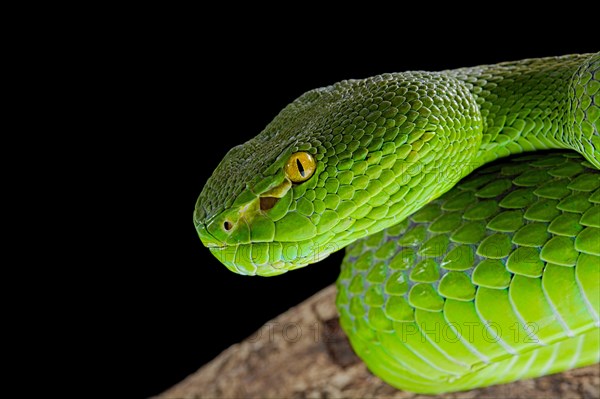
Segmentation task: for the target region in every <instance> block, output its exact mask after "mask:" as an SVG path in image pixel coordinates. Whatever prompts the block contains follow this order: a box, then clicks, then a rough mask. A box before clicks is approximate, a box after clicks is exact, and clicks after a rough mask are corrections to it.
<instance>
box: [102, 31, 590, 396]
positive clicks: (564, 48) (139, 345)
mask: <svg viewBox="0 0 600 399" xmlns="http://www.w3.org/2000/svg"><path fill="white" fill-rule="evenodd" d="M218 35H219V32H215V31H203V32H201V33H200V34H198V33H197V32H194V31H193V30H191V31H185V30H183V31H182V32H181V33H180V34H177V33H176V34H172V35H171V39H170V41H169V43H167V45H166V46H164V43H163V47H162V48H163V49H164V51H161V52H157V53H156V54H153V56H152V57H150V59H149V60H148V63H149V64H153V65H147V67H148V68H152V70H153V72H152V73H149V74H147V75H145V76H146V79H148V85H147V86H146V88H145V90H147V91H146V93H147V94H148V96H149V97H152V98H156V99H157V101H158V102H159V104H158V107H150V108H149V109H148V111H147V112H146V113H145V114H143V115H142V116H141V117H142V118H145V119H146V120H147V121H149V123H146V124H145V125H144V126H147V129H148V132H140V134H139V136H136V140H135V141H136V143H135V145H134V147H133V149H132V150H133V151H134V152H135V154H136V155H137V156H135V157H134V158H132V159H135V161H134V165H133V167H132V168H129V169H128V171H127V172H123V178H124V179H123V180H124V181H125V183H124V184H125V186H126V187H125V189H126V190H127V191H128V192H131V193H132V194H133V195H134V197H135V200H132V201H123V205H122V207H123V209H122V211H124V212H123V213H124V214H125V215H129V216H126V218H128V220H124V221H123V226H131V227H121V226H119V225H117V226H115V227H114V228H115V230H117V231H118V230H122V231H120V233H122V234H124V235H125V236H126V237H127V239H125V240H124V241H123V242H120V243H119V244H117V248H116V249H117V250H119V251H118V253H119V255H118V264H119V265H122V266H119V270H118V271H116V272H115V273H114V275H113V276H111V279H112V280H113V282H115V281H116V282H117V283H118V284H117V285H118V286H119V287H120V289H122V290H123V291H125V292H126V293H127V294H128V296H129V298H128V299H129V300H128V301H126V302H123V303H122V304H121V305H119V308H120V309H119V316H118V317H117V316H115V320H112V321H113V325H114V327H112V328H109V329H108V331H107V335H109V336H112V337H116V338H117V340H118V341H119V342H120V343H122V344H124V346H125V347H126V348H127V349H126V350H125V351H124V352H123V351H121V352H120V355H119V357H118V358H115V359H114V360H115V363H117V364H118V365H119V366H120V367H123V368H124V369H126V370H128V372H126V373H124V374H123V381H126V382H127V383H128V384H129V385H130V386H131V387H132V390H131V392H130V394H131V397H148V396H150V395H154V394H158V393H160V392H161V391H162V390H165V389H167V388H168V387H170V386H171V385H173V384H175V383H177V382H178V381H180V380H181V379H182V378H184V377H185V376H187V375H189V374H190V373H192V372H194V371H195V370H196V369H198V368H199V367H200V366H202V365H203V364H204V363H206V362H208V361H210V360H211V359H212V358H214V357H215V356H216V355H218V354H219V353H220V352H221V351H223V350H224V349H226V348H227V347H228V346H230V345H232V344H234V343H236V342H238V341H240V340H243V339H244V338H245V337H247V336H249V335H251V334H252V333H253V332H254V331H255V330H257V329H258V328H259V327H260V326H261V325H262V324H263V323H265V322H266V321H268V320H269V319H271V318H273V317H275V316H277V315H278V314H280V313H281V312H284V311H285V310H287V309H288V308H290V307H291V306H293V305H295V304H297V303H299V302H301V301H302V300H303V299H305V298H308V297H309V296H310V295H311V294H313V293H315V292H317V291H319V290H320V289H321V288H324V287H325V286H327V285H329V284H330V283H332V282H334V281H335V279H336V277H337V274H338V271H339V264H340V262H341V259H342V254H341V253H337V254H334V255H332V256H330V257H329V258H328V259H326V260H325V261H322V262H320V263H318V264H315V265H311V266H309V267H307V268H304V269H301V270H297V271H294V272H290V273H287V274H284V275H282V276H278V277H272V278H261V277H243V276H238V275H235V274H233V273H231V272H229V271H228V270H227V269H226V268H225V267H224V266H222V265H220V264H219V263H218V262H217V261H216V260H215V259H214V258H213V256H212V255H211V254H210V252H209V251H208V250H207V249H206V248H204V247H203V246H202V244H201V242H200V240H199V239H198V237H197V235H196V232H195V230H194V226H193V223H192V211H193V208H194V204H195V201H196V198H197V196H198V194H199V193H200V191H201V189H202V186H203V184H204V182H205V181H206V179H207V178H208V177H209V176H210V174H211V172H212V170H213V169H214V168H215V167H216V165H217V164H218V162H219V161H220V159H221V158H222V157H223V156H224V155H225V153H226V152H227V150H228V149H229V148H231V147H232V146H234V145H236V144H239V143H242V142H244V141H246V140H248V139H250V138H252V137H253V136H254V135H256V134H258V133H259V132H260V131H261V130H262V128H263V127H264V126H265V125H266V124H267V123H268V122H269V121H270V120H271V119H272V118H273V117H274V116H275V115H276V114H277V113H278V112H279V110H281V109H282V108H283V107H284V106H285V105H286V104H288V103H289V102H291V101H293V100H294V99H295V98H296V97H298V96H299V95H301V94H302V93H304V92H305V91H307V90H310V89H313V88H316V87H320V86H324V85H328V84H331V83H334V82H336V81H339V80H342V79H347V78H363V77H368V76H371V75H375V74H380V73H384V72H395V71H404V70H417V69H418V70H442V69H448V68H456V67H462V66H470V65H477V64H486V63H496V62H501V61H508V60H516V59H522V58H532V57H541V56H551V55H562V54H569V53H579V52H592V51H597V50H598V49H597V48H594V47H592V46H586V45H584V44H579V43H578V42H573V43H568V42H567V43H565V44H559V43H558V42H555V41H553V40H551V39H547V41H542V40H541V39H539V38H538V37H537V34H536V33H535V32H533V33H532V34H531V35H530V37H527V38H524V37H522V38H520V39H519V40H511V41H509V40H508V39H507V42H496V43H491V44H488V45H486V46H479V45H477V42H476V40H475V38H474V37H471V36H469V35H464V36H462V37H450V36H449V37H444V36H439V37H438V38H437V39H435V40H434V41H432V43H428V42H427V40H425V39H421V40H418V41H415V40H413V41H412V42H411V41H408V42H409V44H407V41H406V40H401V39H402V38H398V37H385V36H379V35H377V32H372V35H373V38H374V42H376V43H374V42H371V43H365V44H360V43H357V42H355V41H354V40H353V39H351V38H348V37H345V36H344V35H343V34H342V33H340V34H339V35H338V34H333V35H331V36H329V37H321V38H320V39H299V40H291V39H289V38H285V39H284V40H283V42H282V43H278V42H277V40H276V38H275V36H277V32H276V31H274V32H269V33H268V34H266V35H263V36H256V35H252V36H250V35H248V36H247V35H246V34H245V33H244V32H240V33H239V34H237V35H235V36H234V37H235V38H234V39H231V40H229V39H223V38H220V37H218ZM300 36H301V35H300ZM375 39H376V40H375ZM410 43H412V44H410ZM140 68H141V69H142V71H140V72H144V66H140ZM145 72H147V71H145ZM115 195H116V196H117V198H118V197H119V195H121V194H119V193H118V190H116V193H115ZM117 200H118V199H117ZM121 246H122V247H121ZM111 290H112V288H110V287H107V288H106V291H105V295H107V296H110V295H111ZM121 317H122V319H121Z"/></svg>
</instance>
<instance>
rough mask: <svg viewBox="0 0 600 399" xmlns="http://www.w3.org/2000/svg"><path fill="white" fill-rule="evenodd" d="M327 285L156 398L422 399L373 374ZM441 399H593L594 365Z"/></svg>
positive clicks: (598, 392)
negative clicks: (355, 347)
mask: <svg viewBox="0 0 600 399" xmlns="http://www.w3.org/2000/svg"><path fill="white" fill-rule="evenodd" d="M334 302H335V287H334V286H330V287H328V288H326V289H324V290H323V291H321V292H319V293H317V294H315V295H314V296H313V297H311V298H309V299H308V300H306V301H304V302H303V303H301V304H300V305H298V306H296V307H293V308H291V309H290V310H288V311H287V312H285V313H284V314H282V315H280V316H279V317H277V318H275V319H274V320H271V321H270V322H268V323H266V324H265V325H264V326H263V327H262V328H261V329H260V330H259V331H257V332H256V333H255V334H254V335H253V336H251V337H249V338H247V339H246V340H244V341H243V342H241V343H239V344H235V345H233V346H231V347H230V348H229V349H227V350H225V351H224V352H223V353H221V354H220V355H219V356H217V357H216V358H215V359H214V360H212V361H211V362H210V363H208V364H206V365H205V366H203V367H202V368H200V370H198V371H197V372H196V373H194V374H192V375H190V376H189V377H187V378H186V379H184V380H183V381H181V382H180V383H179V384H177V385H175V386H174V387H172V388H171V389H169V390H168V391H166V392H164V393H162V394H161V395H160V396H159V397H158V398H162V399H180V398H181V399H183V398H186V399H188V398H189V399H192V398H193V399H196V398H342V397H343V398H365V397H368V398H395V399H408V398H423V397H428V398H429V397H431V396H423V395H417V394H413V393H409V392H402V391H398V390H396V389H394V388H392V387H391V386H389V385H387V384H386V383H384V382H383V381H381V380H380V379H379V378H377V377H375V376H374V375H372V374H371V373H370V372H369V371H368V370H367V368H366V367H365V365H364V364H363V363H362V362H361V361H360V359H359V358H358V357H356V355H355V354H354V352H353V351H352V349H351V347H350V344H349V343H348V340H347V339H346V336H345V335H344V333H343V331H342V330H341V328H340V327H339V324H338V319H337V312H336V309H335V304H334ZM444 397H445V398H475V397H477V398H499V397H510V398H558V397H561V398H599V397H600V366H599V365H598V364H596V365H593V366H589V367H585V368H582V369H577V370H571V371H568V372H565V373H561V374H555V375H551V376H546V377H541V378H537V379H533V380H525V381H517V382H514V383H512V384H505V385H496V386H493V387H488V388H482V389H477V390H473V391H468V392H458V393H454V394H449V395H444Z"/></svg>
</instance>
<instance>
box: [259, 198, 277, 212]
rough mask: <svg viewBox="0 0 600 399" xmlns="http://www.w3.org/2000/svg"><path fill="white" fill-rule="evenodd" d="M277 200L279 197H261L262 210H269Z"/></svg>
mask: <svg viewBox="0 0 600 399" xmlns="http://www.w3.org/2000/svg"><path fill="white" fill-rule="evenodd" d="M277 201H279V198H276V197H260V210H261V211H268V210H269V209H271V208H273V207H274V206H275V204H276V203H277Z"/></svg>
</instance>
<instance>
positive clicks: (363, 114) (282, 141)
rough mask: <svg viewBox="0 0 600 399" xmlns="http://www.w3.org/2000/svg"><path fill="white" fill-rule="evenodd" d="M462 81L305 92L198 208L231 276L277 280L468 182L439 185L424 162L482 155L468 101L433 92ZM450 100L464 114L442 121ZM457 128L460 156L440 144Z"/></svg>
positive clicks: (199, 222)
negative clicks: (477, 152)
mask: <svg viewBox="0 0 600 399" xmlns="http://www.w3.org/2000/svg"><path fill="white" fill-rule="evenodd" d="M454 83H455V82H452V81H450V80H449V79H448V78H446V77H444V76H442V75H433V76H429V75H424V74H419V73H405V74H388V75H380V76H376V77H373V78H369V79H364V80H348V81H343V82H339V83H337V84H335V85H332V86H328V87H325V88H321V89H316V90H312V91H309V92H307V93H305V94H304V95H302V96H301V97H299V98H298V99H296V100H295V101H294V102H292V103H291V104H289V105H288V106H287V107H286V108H284V109H283V110H282V111H281V112H280V113H279V114H278V115H277V116H276V117H275V119H274V120H273V121H272V122H271V123H270V124H269V125H268V126H267V127H266V128H265V129H264V130H263V131H262V132H261V133H260V134H258V135H257V136H256V137H254V138H253V139H251V140H249V141H248V142H246V143H244V144H242V145H239V146H237V147H234V148H233V149H231V150H230V151H229V152H228V153H227V154H226V156H225V157H224V159H223V160H222V161H221V163H220V164H219V165H218V166H217V168H216V170H215V171H214V172H213V175H212V176H211V177H210V178H209V179H208V181H207V182H206V185H205V186H204V189H203V190H202V193H201V194H200V196H199V198H198V201H197V203H196V208H195V212H194V224H195V226H196V230H197V232H198V234H199V236H200V239H201V240H202V242H203V243H204V245H205V246H207V247H208V248H209V249H210V251H211V252H212V253H213V254H214V255H215V256H216V257H217V259H219V260H220V261H221V262H222V263H223V264H224V265H225V266H227V267H228V268H229V269H230V270H231V271H233V272H236V273H240V274H246V275H262V276H271V275H277V274H281V273H284V272H286V271H288V270H292V269H297V268H300V267H303V266H306V265H308V264H311V263H315V262H317V261H319V260H320V259H323V258H324V257H326V256H327V255H329V254H331V253H332V252H334V251H337V250H339V249H341V248H343V247H345V246H346V245H348V244H349V243H351V242H353V241H355V240H357V239H359V238H362V237H364V236H366V235H370V234H373V233H375V232H377V231H380V230H382V229H384V228H386V227H389V226H391V225H393V224H396V223H398V222H399V221H401V220H402V219H404V217H406V216H407V215H409V214H410V213H412V212H414V211H415V210H416V209H418V208H419V207H421V206H422V205H424V204H425V203H426V202H428V201H429V200H431V199H432V198H433V197H435V196H438V195H441V194H442V193H443V192H445V191H446V190H447V189H449V188H450V187H452V185H453V184H454V183H456V181H458V179H459V178H460V177H462V174H457V176H456V178H455V179H453V181H449V182H447V184H446V183H444V184H435V183H436V182H434V179H433V176H431V174H430V173H429V172H428V171H427V168H426V167H427V166H428V165H429V166H431V165H436V164H439V162H440V160H441V159H444V160H445V161H449V160H452V159H453V157H454V159H459V158H460V157H466V156H470V155H472V154H473V153H474V151H475V148H474V147H475V146H474V143H475V139H473V140H470V141H469V140H467V139H466V138H465V133H464V131H465V130H469V129H471V130H473V129H476V128H477V125H476V124H474V123H472V120H473V118H474V117H472V116H471V114H472V113H473V112H474V109H472V107H471V104H469V103H468V102H467V101H463V102H457V101H454V100H452V99H449V98H448V97H444V96H436V95H435V93H437V91H436V90H438V88H439V87H440V86H443V85H444V84H446V85H448V84H454ZM461 89H464V88H461V87H458V88H457V87H453V88H452V92H454V93H456V92H457V91H458V92H460V90H461ZM464 90H465V91H466V89H464ZM445 91H446V92H447V91H448V89H447V88H445ZM467 94H468V92H467ZM453 107H454V108H457V109H456V113H459V114H460V115H461V118H460V120H458V121H457V122H453V123H452V124H443V123H440V118H439V116H440V115H439V113H440V112H441V111H440V110H443V111H444V112H447V110H448V109H451V108H453ZM436 114H437V115H436ZM433 122H435V123H433ZM457 130H461V133H460V134H456V131H457ZM467 133H468V132H467ZM450 134H454V136H455V140H456V143H455V144H456V145H457V146H458V145H462V151H455V154H458V155H453V154H447V153H444V151H440V150H439V147H440V144H441V143H442V142H443V140H444V138H445V137H446V136H448V135H450ZM457 156H458V158H457ZM459 175H460V176H459Z"/></svg>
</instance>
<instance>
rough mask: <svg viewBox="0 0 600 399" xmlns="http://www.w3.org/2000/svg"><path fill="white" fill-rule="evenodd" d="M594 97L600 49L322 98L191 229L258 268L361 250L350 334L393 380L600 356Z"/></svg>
mask: <svg viewBox="0 0 600 399" xmlns="http://www.w3.org/2000/svg"><path fill="white" fill-rule="evenodd" d="M599 90H600V53H596V54H582V55H568V56H561V57H551V58H540V59H527V60H522V61H516V62H505V63H500V64H496V65H484V66H477V67H470V68H461V69H455V70H447V71H441V72H421V71H417V72H403V73H390V74H383V75H378V76H374V77H370V78H367V79H361V80H345V81H342V82H339V83H336V84H333V85H331V86H328V87H324V88H320V89H316V90H312V91H309V92H307V93H305V94H303V95H302V96H300V97H299V98H298V99H296V100H295V101H294V102H292V103H291V104H289V105H288V106H287V107H285V108H284V109H283V110H282V111H281V112H280V113H279V114H278V115H277V116H276V117H275V119H274V120H273V121H272V122H271V123H270V124H269V125H268V126H267V127H266V128H265V129H264V130H263V131H262V132H261V133H260V134H258V135H257V136H256V137H254V138H253V139H251V140H249V141H248V142H246V143H244V144H242V145H238V146H236V147H234V148H233V149H231V150H230V151H229V152H228V153H227V155H226V156H225V158H224V159H223V160H222V161H221V163H220V164H219V165H218V166H217V168H216V170H215V171H214V173H213V175H212V176H211V177H210V178H209V179H208V181H207V182H206V185H205V186H204V188H203V190H202V193H201V194H200V197H199V198H198V201H197V204H196V207H195V212H194V224H195V227H196V230H197V232H198V234H199V236H200V239H201V240H202V242H203V243H204V245H206V246H207V247H208V248H209V249H210V251H211V252H212V253H213V254H214V255H215V256H216V257H217V259H218V260H219V261H221V262H222V263H223V264H224V265H225V266H226V267H227V268H229V269H230V270H231V271H233V272H235V273H239V274H244V275H261V276H272V275H277V274H281V273H284V272H286V271H289V270H292V269H297V268H300V267H303V266H306V265H308V264H311V263H315V262H318V261H319V260H320V259H323V258H324V257H326V256H327V255H329V254H330V253H332V252H334V251H337V250H339V249H341V248H344V247H347V249H346V255H345V259H344V262H343V265H342V271H341V274H340V276H339V279H338V282H337V288H338V295H337V307H338V310H339V313H340V323H341V326H342V328H343V329H344V331H345V332H346V333H347V335H348V337H349V339H350V343H351V345H352V347H353V349H354V350H355V352H356V353H357V354H358V355H359V357H361V358H362V359H363V360H364V362H365V363H366V365H367V366H368V368H369V369H370V370H371V371H372V372H373V373H374V374H376V375H377V376H379V377H381V378H382V379H383V380H385V381H386V382H388V383H389V384H391V385H393V386H395V387H397V388H399V389H403V390H407V391H413V392H421V393H441V392H450V391H459V390H467V389H472V388H476V387H481V386H487V385H492V384H498V383H505V382H509V381H513V380H516V379H521V378H531V377H536V376H540V375H545V374H550V373H555V372H559V371H562V370H566V369H569V368H573V367H581V366H584V365H589V364H593V363H595V362H598V361H599V358H600V335H599V330H600V328H599V327H600V316H599V315H600V271H599V270H600V189H599V187H600V172H599V170H598V169H600V135H599V133H598V130H599V129H598V127H599V125H600V102H599V101H598V98H600V97H599V96H596V94H597V93H598V91H599ZM542 150H553V151H543V152H542ZM534 151H535V152H536V153H533V154H532V153H530V154H523V155H514V154H521V153H524V152H534ZM510 155H514V156H512V157H510V158H505V157H507V156H510ZM500 158H505V159H500ZM486 164H487V165H486ZM475 169H477V171H475V172H473V171H474V170H475ZM472 172H473V173H472Z"/></svg>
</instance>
